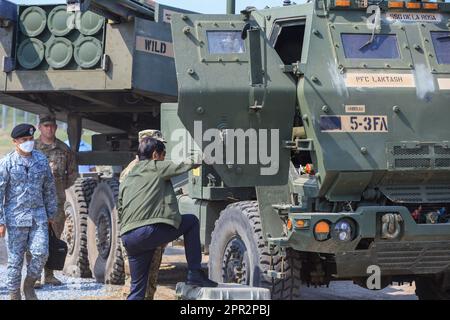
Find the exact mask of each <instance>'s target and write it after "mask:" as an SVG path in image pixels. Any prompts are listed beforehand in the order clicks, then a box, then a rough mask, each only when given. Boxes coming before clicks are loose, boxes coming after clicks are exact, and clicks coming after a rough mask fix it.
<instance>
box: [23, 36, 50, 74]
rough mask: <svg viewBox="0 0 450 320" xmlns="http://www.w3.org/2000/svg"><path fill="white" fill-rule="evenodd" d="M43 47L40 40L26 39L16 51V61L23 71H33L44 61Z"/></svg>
mask: <svg viewBox="0 0 450 320" xmlns="http://www.w3.org/2000/svg"><path fill="white" fill-rule="evenodd" d="M44 53H45V47H44V44H43V43H42V41H41V40H38V39H34V38H32V39H26V40H24V41H22V42H21V43H20V45H19V48H18V49H17V60H18V61H19V63H20V65H21V66H22V67H24V68H25V69H34V68H36V67H37V66H39V65H40V64H41V62H42V60H43V59H44Z"/></svg>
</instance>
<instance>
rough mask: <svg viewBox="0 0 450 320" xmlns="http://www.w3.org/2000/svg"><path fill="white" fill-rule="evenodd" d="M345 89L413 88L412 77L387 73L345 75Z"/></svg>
mask: <svg viewBox="0 0 450 320" xmlns="http://www.w3.org/2000/svg"><path fill="white" fill-rule="evenodd" d="M345 84H346V85H347V87H350V88H352V87H356V88H414V87H415V86H416V85H415V82H414V75H412V74H397V73H395V74H388V73H347V75H346V78H345Z"/></svg>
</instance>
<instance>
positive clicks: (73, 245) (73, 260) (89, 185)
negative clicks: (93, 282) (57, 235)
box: [62, 178, 97, 278]
mask: <svg viewBox="0 0 450 320" xmlns="http://www.w3.org/2000/svg"><path fill="white" fill-rule="evenodd" d="M96 186H97V181H96V180H94V179H92V178H79V179H77V180H76V181H75V184H74V185H73V186H72V187H71V188H69V189H67V190H66V199H67V200H66V203H65V204H64V212H65V215H66V220H65V225H64V231H63V234H62V239H63V240H64V241H65V242H66V243H67V246H68V253H67V257H66V262H65V264H64V269H63V271H64V273H66V274H68V275H70V276H72V277H81V278H90V277H91V276H92V274H91V270H90V269H89V259H88V251H87V238H86V232H87V220H88V207H89V203H90V201H91V196H92V193H93V192H94V189H95V187H96Z"/></svg>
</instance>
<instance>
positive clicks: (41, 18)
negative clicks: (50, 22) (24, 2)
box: [19, 6, 47, 37]
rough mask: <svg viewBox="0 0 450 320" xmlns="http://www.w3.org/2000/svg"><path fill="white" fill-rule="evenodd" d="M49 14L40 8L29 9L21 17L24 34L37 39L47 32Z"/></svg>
mask: <svg viewBox="0 0 450 320" xmlns="http://www.w3.org/2000/svg"><path fill="white" fill-rule="evenodd" d="M46 25H47V14H46V13H45V11H44V9H42V8H39V7H35V6H33V7H28V8H26V9H25V10H24V11H23V12H22V14H21V15H20V20H19V26H20V30H21V31H22V33H23V34H25V35H26V36H28V37H36V36H38V35H40V34H41V33H42V31H44V30H45V26H46Z"/></svg>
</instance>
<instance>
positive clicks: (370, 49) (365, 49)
mask: <svg viewBox="0 0 450 320" xmlns="http://www.w3.org/2000/svg"><path fill="white" fill-rule="evenodd" d="M371 38H372V35H371V34H360V33H358V34H354V33H342V34H341V40H342V44H343V46H344V54H345V58H347V59H400V50H399V48H398V41H397V36H396V35H394V34H377V35H375V36H374V38H373V39H371Z"/></svg>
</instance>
